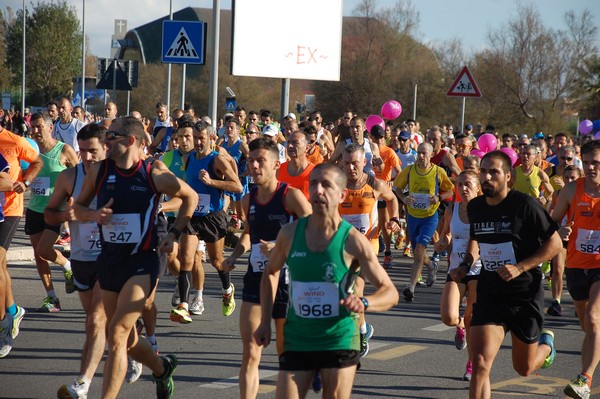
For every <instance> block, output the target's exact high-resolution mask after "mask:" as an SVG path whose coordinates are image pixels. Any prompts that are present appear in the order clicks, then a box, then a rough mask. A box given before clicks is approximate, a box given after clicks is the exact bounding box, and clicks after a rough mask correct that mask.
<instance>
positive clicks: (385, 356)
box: [367, 345, 427, 360]
mask: <svg viewBox="0 0 600 399" xmlns="http://www.w3.org/2000/svg"><path fill="white" fill-rule="evenodd" d="M425 349H427V346H421V345H400V346H396V347H394V348H390V349H387V350H384V351H381V352H376V353H373V354H371V353H370V352H369V354H368V355H367V358H368V359H374V360H390V359H393V358H395V357H400V356H406V355H410V354H411V353H415V352H419V351H422V350H425Z"/></svg>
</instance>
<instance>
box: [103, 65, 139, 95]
mask: <svg viewBox="0 0 600 399" xmlns="http://www.w3.org/2000/svg"><path fill="white" fill-rule="evenodd" d="M115 64H116V65H117V68H116V69H115ZM115 71H116V76H114V78H115V79H114V82H113V74H114V73H115ZM113 83H114V84H115V86H114V87H113ZM96 88H97V89H105V90H131V89H132V87H131V84H129V79H128V78H127V74H126V73H125V71H123V69H122V68H121V65H119V63H118V62H116V63H115V62H111V63H110V64H108V66H107V68H106V71H105V72H104V74H102V77H101V78H100V80H99V81H98V84H96Z"/></svg>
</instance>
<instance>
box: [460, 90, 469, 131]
mask: <svg viewBox="0 0 600 399" xmlns="http://www.w3.org/2000/svg"><path fill="white" fill-rule="evenodd" d="M466 102H467V97H463V101H462V117H461V118H460V131H461V132H462V131H463V129H464V128H465V104H466Z"/></svg>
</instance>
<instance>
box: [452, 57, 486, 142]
mask: <svg viewBox="0 0 600 399" xmlns="http://www.w3.org/2000/svg"><path fill="white" fill-rule="evenodd" d="M446 95H447V96H448V97H462V116H461V122H460V123H461V124H460V130H461V132H462V130H463V129H464V127H465V102H466V101H465V99H466V98H467V97H481V92H480V91H479V88H478V87H477V84H476V83H475V79H473V75H471V72H470V71H469V68H467V67H466V66H464V67H463V69H461V71H460V73H459V74H458V76H457V77H456V79H455V80H454V83H452V86H450V90H448V93H446Z"/></svg>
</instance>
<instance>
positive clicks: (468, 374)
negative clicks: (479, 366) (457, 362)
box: [463, 360, 473, 381]
mask: <svg viewBox="0 0 600 399" xmlns="http://www.w3.org/2000/svg"><path fill="white" fill-rule="evenodd" d="M472 374H473V362H472V361H470V360H469V361H468V362H467V367H465V374H464V375H463V381H471V375H472Z"/></svg>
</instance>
